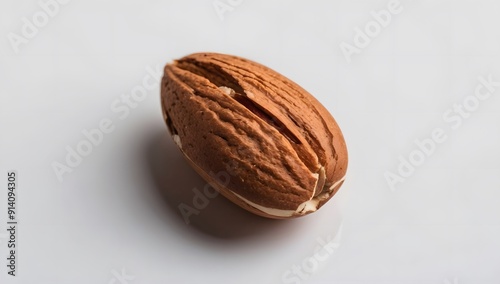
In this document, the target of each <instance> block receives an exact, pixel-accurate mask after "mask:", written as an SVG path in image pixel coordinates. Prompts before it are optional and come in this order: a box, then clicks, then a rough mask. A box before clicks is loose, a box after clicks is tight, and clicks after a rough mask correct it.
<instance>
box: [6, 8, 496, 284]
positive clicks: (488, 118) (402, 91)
mask: <svg viewBox="0 0 500 284" xmlns="http://www.w3.org/2000/svg"><path fill="white" fill-rule="evenodd" d="M222 2H224V3H227V1H226V0H222ZM230 2H231V3H233V4H234V3H237V2H239V1H230ZM388 3H389V1H368V0H363V1H361V0H360V1H326V0H325V1H307V2H306V1H284V0H283V1H244V2H243V3H241V4H240V5H236V7H234V8H233V10H232V11H229V12H227V13H224V20H223V21H221V20H220V18H219V17H218V15H217V13H216V11H215V9H214V7H213V1H212V0H207V1H153V0H151V1H134V2H132V1H79V0H73V1H70V2H69V3H68V4H67V5H64V6H61V8H60V11H59V13H58V14H57V15H56V16H55V17H54V18H51V19H50V21H49V22H48V24H47V25H46V26H45V27H43V28H41V29H40V30H39V32H38V33H37V34H36V36H35V37H34V38H32V39H29V42H28V43H26V44H23V45H21V46H20V52H19V54H15V53H14V50H13V48H12V46H11V44H10V42H9V40H8V38H7V36H8V34H9V33H11V32H15V33H18V34H19V33H20V32H21V28H22V25H23V22H22V18H23V17H27V18H31V17H32V15H33V14H34V13H35V12H37V11H40V6H39V4H38V2H37V1H13V0H7V1H1V3H0V35H1V38H2V40H1V41H0V95H1V103H0V184H1V185H0V193H1V194H0V224H1V225H0V227H1V228H4V224H5V222H6V217H7V216H6V187H5V185H6V172H7V171H8V170H11V169H15V170H17V171H18V173H19V199H18V209H19V213H18V218H19V222H20V223H19V235H18V242H19V254H18V258H19V266H18V276H17V277H16V278H12V277H10V276H7V274H6V271H7V270H6V269H7V268H6V266H5V265H4V262H5V261H4V260H5V258H6V254H7V248H6V243H5V237H6V234H5V231H4V229H2V231H0V242H1V243H0V256H1V259H3V260H0V263H2V265H0V283H37V284H49V283H51V284H52V283H72V284H77V283H82V284H83V283H85V284H87V283H148V284H150V283H284V282H282V280H283V278H282V277H284V276H285V277H286V276H290V275H293V274H292V273H293V267H294V265H297V266H302V265H303V262H304V261H306V263H305V265H306V266H307V265H308V264H307V261H308V260H310V259H311V257H313V256H314V255H315V253H316V252H317V250H318V249H319V248H320V247H321V246H323V247H324V249H323V250H322V251H323V255H324V254H325V253H326V255H328V258H326V259H324V260H322V261H318V262H317V263H318V269H317V270H315V271H314V272H311V273H307V272H306V273H305V274H304V275H303V276H308V278H307V279H305V278H304V279H300V278H295V279H299V280H300V281H295V282H293V281H292V282H289V283H339V284H374V283H384V284H385V283H391V284H392V283H398V284H399V283H415V284H416V283H418V284H423V283H429V284H433V283H436V284H439V283H453V284H467V283H471V284H472V283H473V284H477V283H480V284H493V283H499V282H500V270H499V264H500V242H499V241H498V240H499V239H500V206H499V200H500V90H496V91H495V92H494V93H493V95H492V96H491V98H489V99H488V100H486V101H484V102H481V104H480V106H479V107H478V109H477V111H475V112H473V113H472V114H471V116H470V117H469V118H468V119H466V120H464V123H463V125H461V126H460V127H459V128H457V129H456V130H453V129H451V127H450V126H451V124H449V123H446V122H444V121H443V119H442V118H441V116H442V115H443V113H445V112H446V111H447V110H448V109H449V108H452V107H453V104H455V103H461V102H462V101H463V100H464V98H466V97H467V96H469V95H472V94H474V90H475V88H476V86H477V85H478V76H485V77H486V76H488V74H491V75H492V76H493V78H494V79H496V80H497V81H500V58H499V54H500V32H499V30H498V27H499V26H500V17H498V15H499V14H500V4H499V3H500V2H498V1H487V0H479V1H458V0H457V1H417V0H414V1H401V3H402V6H403V11H402V12H401V13H399V14H397V15H393V17H392V20H391V22H390V24H389V25H388V26H387V27H385V28H383V29H382V30H381V31H380V33H379V34H378V35H377V36H376V37H374V38H373V39H372V41H371V43H370V44H369V45H368V46H367V47H366V48H363V49H362V50H361V52H360V53H359V54H355V55H353V56H352V61H351V62H350V63H348V62H347V60H346V58H345V57H344V55H343V54H342V51H341V49H340V47H339V45H340V44H341V43H342V42H347V43H350V44H352V43H353V38H354V36H355V34H356V32H355V29H356V27H359V28H364V27H365V25H366V24H367V23H369V22H370V21H371V20H372V19H373V18H372V15H371V14H370V12H371V11H379V10H381V9H385V8H386V7H387V5H388ZM197 51H217V52H223V53H231V54H236V55H240V56H244V57H248V58H250V59H253V60H256V61H258V62H260V63H263V64H265V65H267V66H269V67H271V68H273V69H275V70H277V71H279V72H281V73H283V74H285V75H286V76H288V77H289V78H291V79H293V80H294V81H296V82H297V83H299V84H301V85H302V86H303V87H304V88H306V89H307V90H309V91H310V92H311V93H312V94H314V95H315V96H316V97H317V98H318V99H319V100H320V101H321V102H322V103H323V104H324V105H325V106H326V108H327V109H329V110H330V111H331V112H332V114H333V115H334V116H335V118H336V119H337V122H338V123H339V124H340V126H341V128H342V130H343V132H344V134H345V137H346V140H347V145H348V149H349V153H350V165H349V171H348V176H347V178H346V181H345V183H344V185H343V187H342V188H341V190H340V192H339V193H338V194H337V195H336V196H335V197H334V199H333V200H331V201H330V202H329V204H328V205H327V206H325V207H323V208H322V209H320V210H319V211H318V212H316V213H314V214H312V215H309V216H306V217H303V218H300V219H296V220H287V221H273V220H266V219H262V218H260V217H256V216H253V215H251V214H249V213H246V212H244V211H243V210H240V209H239V208H237V207H236V206H234V205H232V204H230V203H229V202H228V201H226V200H225V199H224V198H222V197H221V196H218V197H215V198H214V199H211V200H210V203H209V204H208V206H207V207H206V208H205V209H203V210H201V211H200V213H199V215H197V216H192V217H191V223H190V224H189V225H187V224H186V223H185V222H184V220H183V218H182V216H181V215H180V213H179V210H178V208H177V207H178V205H179V204H180V203H182V202H184V203H186V204H192V198H193V196H194V191H193V189H195V188H197V189H199V190H201V191H202V190H203V187H204V186H205V183H204V182H203V180H202V179H201V178H199V177H198V176H197V175H196V174H195V173H194V171H193V170H192V169H191V168H190V167H189V166H188V165H187V164H186V162H185V161H184V160H183V158H182V156H181V155H180V152H179V151H178V150H177V149H176V147H175V144H174V143H173V141H172V139H171V138H169V137H168V136H167V131H166V127H165V125H164V123H163V119H162V114H161V109H160V104H159V86H158V85H159V84H158V83H156V87H155V88H154V89H152V90H148V91H147V96H146V97H145V99H144V101H142V102H140V103H138V105H137V107H136V108H134V109H130V113H129V114H128V115H127V116H126V115H125V113H122V112H115V111H113V109H112V107H111V106H112V104H113V103H114V101H115V100H117V99H119V98H120V96H121V95H122V94H130V92H131V91H132V89H134V88H135V87H136V86H140V85H142V80H143V78H144V77H145V76H146V75H147V74H148V71H146V68H147V67H148V66H149V68H150V69H153V70H157V69H158V68H159V69H161V67H162V66H163V65H164V64H165V63H167V62H168V61H170V60H172V59H174V58H178V57H181V56H183V55H186V54H189V53H192V52H197ZM150 72H153V71H150ZM153 73H154V72H153ZM153 83H154V82H153ZM106 118H107V119H109V120H111V121H112V123H113V126H114V131H113V132H112V133H109V134H106V135H105V136H104V139H103V142H102V143H101V144H100V145H99V146H98V147H94V149H93V150H92V153H91V154H90V155H88V156H87V157H85V158H84V159H83V162H82V163H81V164H80V165H79V166H78V167H76V168H75V169H74V171H73V172H72V173H69V174H66V175H64V180H63V181H62V182H59V181H58V179H57V177H56V174H55V173H54V171H53V169H52V166H51V163H52V162H54V161H58V162H61V163H62V162H64V158H65V155H66V153H67V152H66V149H65V147H66V146H70V147H73V148H75V147H76V145H77V143H79V141H81V140H82V139H84V136H83V134H82V131H83V130H85V129H93V128H97V127H99V123H100V121H101V120H102V119H106ZM435 128H442V129H443V130H445V133H446V134H447V136H448V139H447V140H446V141H445V142H444V143H442V144H440V145H439V146H438V147H437V148H436V150H435V152H434V153H433V154H432V155H431V156H430V157H428V158H427V159H426V161H425V163H424V164H423V165H422V166H420V167H418V168H417V169H416V171H415V173H414V174H412V175H411V176H410V177H409V178H408V179H407V180H406V181H405V182H403V183H400V184H398V185H397V186H396V190H394V191H392V190H391V188H390V187H389V185H388V183H387V182H386V180H385V178H384V173H385V172H386V171H392V172H396V171H397V169H396V168H397V166H398V163H399V161H398V157H399V156H400V155H401V156H403V157H408V155H409V154H410V152H411V151H413V150H415V149H418V148H416V147H415V144H414V143H413V141H414V140H415V139H425V138H429V137H431V133H432V131H433V130H434V129H435ZM161 190H164V191H165V192H166V193H165V198H162V195H161V193H160V192H161ZM339 231H340V232H341V234H339ZM335 236H337V238H336V239H335V238H334V237H335ZM330 240H332V242H333V243H330V245H327V246H325V242H328V241H330ZM332 244H333V245H332ZM122 269H124V270H125V272H126V274H127V275H130V276H133V279H132V278H128V279H119V278H117V276H116V275H117V274H118V275H119V274H120V273H121V272H122ZM301 269H302V270H303V269H304V268H301ZM287 273H288V274H287ZM303 273H304V272H303ZM310 275H311V276H310ZM309 276H310V277H309Z"/></svg>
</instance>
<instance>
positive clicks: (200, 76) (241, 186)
mask: <svg viewBox="0 0 500 284" xmlns="http://www.w3.org/2000/svg"><path fill="white" fill-rule="evenodd" d="M161 98H162V108H163V112H164V117H165V120H166V123H167V125H168V128H169V131H170V133H171V134H172V136H173V138H174V141H175V142H176V143H177V145H178V146H179V148H180V149H181V151H182V152H183V154H184V155H185V157H186V158H187V159H188V161H189V162H190V164H191V165H192V166H193V167H194V169H195V170H196V171H197V172H198V173H200V175H201V176H203V177H204V178H205V179H206V180H208V181H209V182H211V183H212V182H216V181H215V180H214V179H213V177H212V176H213V175H214V174H215V173H218V172H228V173H230V176H231V178H230V181H229V183H228V184H227V185H226V186H222V185H220V184H217V183H216V184H215V187H216V188H217V189H218V190H219V191H220V192H221V193H222V194H223V195H224V196H226V197H227V198H229V199H230V200H231V201H233V202H235V203H237V204H238V205H240V206H242V207H243V208H245V209H247V210H249V211H251V212H254V213H256V214H259V215H262V216H266V217H274V218H287V217H296V216H301V215H304V214H307V213H310V212H314V211H315V210H316V209H317V208H319V207H321V206H322V205H323V204H324V203H325V202H326V201H327V200H329V199H330V198H331V197H332V196H333V194H334V193H335V192H336V190H337V189H338V188H339V187H340V185H341V184H342V181H343V178H344V176H345V173H346V168H347V150H346V145H345V142H344V138H343V136H342V133H341V131H340V129H339V127H338V125H337V123H336V122H335V120H334V119H333V117H332V116H331V115H330V114H329V112H328V111H327V110H326V109H325V108H324V107H323V106H322V105H321V104H320V103H319V102H318V101H317V100H316V99H315V98H314V97H313V96H311V95H310V94H309V93H308V92H307V91H305V90H304V89H302V88H301V87H300V86H298V85H297V84H295V83H294V82H292V81H290V80H289V79H287V78H286V77H284V76H283V75H281V74H279V73H277V72H275V71H273V70H271V69H269V68H267V67H265V66H263V65H260V64H258V63H255V62H253V61H250V60H247V59H244V58H240V57H236V56H230V55H224V54H215V53H198V54H192V55H189V56H186V57H184V58H181V59H179V60H177V61H175V62H173V63H172V64H168V65H167V66H166V67H165V74H164V77H163V81H162V89H161Z"/></svg>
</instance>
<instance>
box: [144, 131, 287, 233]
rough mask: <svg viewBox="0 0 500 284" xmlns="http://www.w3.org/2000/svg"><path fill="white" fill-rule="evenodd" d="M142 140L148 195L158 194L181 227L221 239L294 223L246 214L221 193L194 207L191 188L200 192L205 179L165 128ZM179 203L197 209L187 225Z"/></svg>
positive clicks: (274, 229)
mask: <svg viewBox="0 0 500 284" xmlns="http://www.w3.org/2000/svg"><path fill="white" fill-rule="evenodd" d="M145 141H146V143H145V145H144V152H145V153H144V154H145V155H144V156H145V158H146V160H147V161H146V163H147V165H148V167H149V172H150V174H151V178H152V180H153V184H154V188H153V190H155V191H156V192H153V193H152V194H153V195H158V197H161V198H162V199H163V201H164V203H165V206H167V207H168V208H169V209H170V210H169V211H170V212H171V213H172V216H175V218H178V221H179V222H182V223H183V224H185V226H189V227H192V228H194V229H196V230H199V231H201V232H203V233H205V234H208V235H211V236H213V237H217V238H221V239H240V238H243V237H249V236H252V235H259V234H262V233H269V232H270V231H276V230H281V229H285V228H284V227H285V226H286V227H288V226H293V225H294V224H293V222H294V220H272V219H267V218H263V217H260V216H257V215H254V214H252V213H249V212H247V211H246V210H244V209H241V208H240V207H238V206H237V205H235V204H233V203H231V202H230V201H229V200H227V199H226V198H224V197H223V196H222V195H218V196H216V197H215V198H210V199H209V203H208V205H207V206H206V207H205V208H203V209H199V210H198V209H196V206H195V205H194V204H193V197H194V196H195V193H194V189H195V188H196V189H199V190H200V191H203V188H204V187H205V186H206V185H207V182H205V181H204V180H203V179H202V178H201V177H200V176H199V175H198V174H197V173H196V172H195V171H194V170H193V169H192V168H191V166H190V165H189V164H188V163H187V161H186V160H185V159H184V157H183V156H182V154H181V152H180V150H179V149H178V148H177V146H176V145H175V144H174V143H173V141H172V139H171V138H170V137H169V135H168V133H167V130H166V129H164V128H163V129H160V130H159V131H156V132H153V133H152V134H151V137H146V139H145ZM180 204H185V205H187V206H190V207H192V208H194V209H196V210H198V211H199V212H198V213H197V214H193V215H191V216H190V217H189V224H187V223H186V222H185V218H184V217H183V215H182V214H181V211H180V209H179V205H180ZM288 229H292V228H288ZM285 230H286V229H285ZM292 230H293V229H292Z"/></svg>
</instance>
